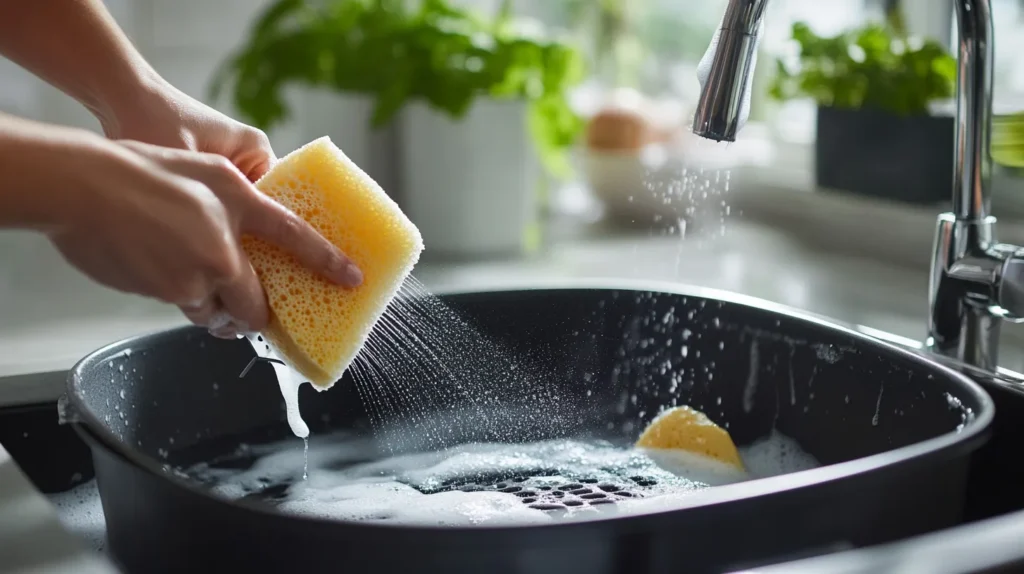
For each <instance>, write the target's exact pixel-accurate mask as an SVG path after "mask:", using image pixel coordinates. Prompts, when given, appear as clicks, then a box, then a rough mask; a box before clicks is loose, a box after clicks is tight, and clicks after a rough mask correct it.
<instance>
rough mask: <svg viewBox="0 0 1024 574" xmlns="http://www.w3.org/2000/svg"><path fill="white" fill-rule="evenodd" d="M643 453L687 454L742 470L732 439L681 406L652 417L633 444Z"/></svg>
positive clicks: (715, 426) (741, 462)
mask: <svg viewBox="0 0 1024 574" xmlns="http://www.w3.org/2000/svg"><path fill="white" fill-rule="evenodd" d="M636 446H637V447H639V448H644V449H658V450H662V449H664V450H674V451H683V452H689V453H692V454H695V455H698V456H702V457H707V458H710V459H713V460H716V461H718V462H720V463H722V464H725V465H729V466H732V467H734V468H736V469H741V470H742V469H743V460H742V459H741V458H740V455H739V452H738V451H737V450H736V445H735V444H733V442H732V437H730V436H729V433H728V432H726V431H725V429H723V428H722V427H720V426H718V425H716V424H715V423H714V422H712V421H711V419H709V418H708V417H707V415H705V414H704V413H702V412H700V411H698V410H696V409H694V408H691V407H688V406H681V407H675V408H671V409H668V410H666V411H664V412H663V413H661V414H660V415H658V416H657V417H655V419H654V420H653V421H651V424H650V425H649V426H648V427H647V428H646V429H645V430H644V432H643V434H641V435H640V438H639V439H637V441H636Z"/></svg>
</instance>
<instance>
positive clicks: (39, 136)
mask: <svg viewBox="0 0 1024 574" xmlns="http://www.w3.org/2000/svg"><path fill="white" fill-rule="evenodd" d="M116 148H117V145H116V144H114V143H113V142H110V141H107V140H106V139H104V138H102V137H100V136H98V135H96V134H93V133H91V132H88V131H86V130H79V129H72V128H64V127H58V126H50V125H47V124H41V123H36V122H29V121H24V120H11V121H7V119H6V118H4V117H2V116H0V171H2V172H3V173H6V174H10V176H11V177H9V178H8V179H7V181H5V182H4V183H3V184H2V185H0V227H13V228H20V229H31V230H37V231H42V232H44V233H59V232H61V231H62V230H65V229H67V228H69V227H72V226H74V225H76V224H77V222H79V221H81V220H82V218H84V217H88V216H89V214H90V213H92V212H94V211H95V210H96V209H98V206H97V202H96V201H95V200H96V198H95V197H93V196H94V195H95V193H94V191H98V189H95V187H96V186H93V185H91V182H92V181H93V178H92V177H91V176H90V174H92V173H106V174H110V172H111V167H112V166H111V160H113V159H114V158H115V157H116V156H117V149H116Z"/></svg>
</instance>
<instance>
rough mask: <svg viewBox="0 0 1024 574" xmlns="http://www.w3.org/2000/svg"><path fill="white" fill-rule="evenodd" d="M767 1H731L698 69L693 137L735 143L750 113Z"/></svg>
mask: <svg viewBox="0 0 1024 574" xmlns="http://www.w3.org/2000/svg"><path fill="white" fill-rule="evenodd" d="M767 5H768V0H729V4H728V6H727V7H726V9H725V15H724V16H723V17H722V25H721V26H720V27H719V29H718V31H717V32H715V36H714V38H712V39H711V45H710V46H709V47H708V50H707V52H705V54H704V57H703V58H702V59H701V61H700V64H699V65H698V66H697V78H698V80H700V83H701V94H700V100H699V101H698V102H697V111H696V113H695V114H694V116H693V133H695V134H697V135H698V136H701V137H704V138H708V139H712V140H715V141H730V142H731V141H736V134H737V133H738V132H739V130H740V128H742V127H743V124H744V123H746V121H747V116H748V114H749V112H750V85H751V83H752V81H753V78H754V66H755V64H756V61H757V46H758V43H759V41H760V31H761V21H762V18H763V17H764V11H765V7H766V6H767Z"/></svg>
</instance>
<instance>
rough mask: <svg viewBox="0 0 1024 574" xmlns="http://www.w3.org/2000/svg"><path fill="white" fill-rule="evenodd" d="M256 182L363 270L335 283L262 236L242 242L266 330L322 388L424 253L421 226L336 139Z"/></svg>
mask: <svg viewBox="0 0 1024 574" xmlns="http://www.w3.org/2000/svg"><path fill="white" fill-rule="evenodd" d="M256 187H257V188H258V189H259V190H260V191H262V192H263V193H265V194H267V195H268V196H270V197H271V198H272V199H274V200H276V201H277V202H279V203H281V204H282V205H284V206H285V207H287V208H288V209H290V210H292V211H293V212H294V213H296V214H297V215H298V216H299V217H301V218H302V219H304V220H306V221H307V222H309V224H310V225H312V226H313V228H314V229H316V230H317V231H318V232H319V233H320V234H321V235H323V236H324V237H325V238H326V239H327V240H328V241H330V242H331V243H333V244H334V245H336V246H337V247H338V248H339V249H341V250H342V252H343V253H345V254H346V255H347V256H348V257H349V258H350V259H351V260H352V261H353V262H354V263H355V264H356V265H357V266H358V267H359V269H360V270H361V271H362V273H363V283H362V285H360V286H359V287H356V288H345V287H341V286H339V285H335V284H333V283H331V282H330V281H328V280H327V279H324V278H322V277H320V276H319V275H318V274H316V273H315V272H313V271H311V270H309V269H308V268H306V267H305V266H303V265H302V264H301V263H299V262H298V261H297V260H296V259H295V258H294V257H293V256H292V255H290V254H289V253H287V252H286V251H284V250H283V249H281V248H279V247H277V246H275V245H272V244H270V243H268V242H266V241H263V240H261V239H258V238H255V237H248V236H246V237H244V238H243V247H244V249H245V251H246V253H247V254H248V255H249V259H250V261H251V262H252V265H253V268H254V269H255V271H256V275H257V276H258V277H259V279H260V283H261V284H262V285H263V289H264V291H266V294H267V301H268V303H269V305H270V311H271V318H270V324H269V326H268V327H267V328H266V329H265V330H264V331H263V332H262V335H263V336H264V337H265V338H266V339H267V341H268V342H269V343H270V344H271V345H272V346H273V347H274V349H275V350H276V351H277V353H278V354H279V355H280V356H281V359H283V360H284V361H285V362H286V363H288V364H289V365H290V366H291V367H292V368H293V369H295V370H296V371H298V372H299V373H300V374H301V375H302V376H304V377H306V378H308V379H309V382H311V383H313V385H314V386H315V387H317V388H318V389H320V390H325V389H327V388H330V387H331V386H332V385H333V384H334V383H335V382H336V381H337V380H338V379H339V378H341V375H342V374H343V373H344V372H345V369H347V368H348V366H349V365H350V364H351V363H352V361H353V360H354V359H355V357H356V355H357V354H358V353H359V350H360V349H361V348H362V346H363V344H364V343H365V342H366V339H367V337H369V335H370V331H371V330H372V329H373V326H374V324H375V323H376V322H377V321H378V320H379V319H380V317H381V316H382V315H383V314H384V311H385V309H386V308H387V306H388V304H389V303H390V301H391V300H392V299H393V298H394V296H395V295H396V294H397V293H398V290H399V288H400V287H401V285H402V283H403V281H405V279H406V278H407V277H408V275H409V273H410V272H411V271H412V268H413V266H414V265H415V264H416V262H417V261H418V260H419V257H420V253H421V252H422V251H423V239H422V237H421V236H420V233H419V230H417V229H416V226H415V225H413V223H412V222H411V221H410V220H409V219H408V218H407V217H406V216H405V214H404V213H402V211H401V209H399V207H398V205H397V204H396V203H395V202H394V201H393V200H392V199H391V198H390V197H388V195H387V194H386V193H385V192H384V190H383V189H381V187H380V186H379V185H377V183H376V182H375V181H373V179H372V178H371V177H370V176H368V175H367V174H366V173H365V172H363V170H361V169H360V168H359V167H358V166H357V165H356V164H355V163H353V162H352V160H350V159H349V158H348V157H347V156H346V155H345V154H344V152H342V151H341V150H340V149H338V147H337V146H335V145H334V143H333V142H331V140H330V138H329V137H326V136H325V137H322V138H319V139H316V140H313V141H312V142H310V143H308V144H306V145H304V146H302V147H301V148H299V149H297V150H295V151H293V152H292V153H290V154H288V155H287V156H285V157H283V158H281V159H280V160H279V161H278V162H277V163H275V164H274V166H273V167H272V168H271V169H270V171H268V172H267V173H266V174H265V175H264V176H263V177H262V178H260V179H259V181H257V182H256Z"/></svg>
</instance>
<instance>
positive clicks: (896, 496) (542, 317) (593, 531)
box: [64, 286, 994, 574]
mask: <svg viewBox="0 0 1024 574" xmlns="http://www.w3.org/2000/svg"><path fill="white" fill-rule="evenodd" d="M443 298H444V300H445V301H446V302H447V304H448V305H450V306H451V307H452V308H454V309H457V310H458V311H459V312H460V313H462V314H463V315H464V316H465V317H467V318H468V320H470V321H471V322H472V323H473V324H475V325H476V326H477V327H478V328H479V330H480V332H482V333H486V334H487V335H488V336H490V337H492V338H493V339H495V340H496V341H498V342H499V343H500V344H501V346H502V348H503V349H505V350H506V351H507V352H509V353H511V355H512V356H515V357H520V358H523V357H526V358H528V360H524V361H522V364H526V365H527V366H528V367H529V368H530V369H531V371H530V372H531V375H530V376H531V377H533V379H532V382H527V383H524V384H526V385H533V386H530V387H529V388H524V387H523V386H521V385H518V386H517V385H516V384H505V383H504V382H502V381H501V380H499V379H495V380H496V381H497V382H496V383H495V384H492V385H490V388H492V389H493V392H494V396H493V398H492V400H495V401H497V402H498V403H499V404H500V405H502V406H503V407H504V408H503V411H504V412H512V411H514V412H518V413H520V414H522V413H532V414H531V415H530V416H526V420H527V421H528V423H529V424H522V422H521V421H520V422H519V423H516V424H510V425H508V426H507V427H506V428H505V429H504V434H503V435H502V434H501V433H498V434H496V432H497V431H496V429H495V428H494V426H493V425H487V424H479V425H476V424H473V425H461V426H459V427H458V433H456V436H455V438H456V439H458V440H478V439H495V438H497V437H499V436H500V438H502V439H505V440H532V439H535V438H538V437H550V436H567V435H568V436H583V435H585V436H597V437H600V438H606V439H609V440H613V441H622V440H634V439H635V438H636V436H637V435H638V434H639V432H641V431H642V429H643V427H644V425H645V424H646V423H647V422H649V421H650V419H651V418H653V417H654V416H655V415H656V414H657V413H658V411H659V409H660V408H662V407H664V406H666V405H669V404H672V403H673V402H675V403H677V404H689V405H691V406H693V407H695V408H697V409H700V410H702V411H704V412H706V413H707V414H708V415H709V416H710V417H711V418H712V419H713V420H715V421H716V422H717V423H719V424H721V425H727V427H728V429H729V431H730V433H731V435H732V437H733V438H734V440H735V441H736V442H737V443H738V444H740V445H745V444H749V443H751V442H752V441H755V440H757V439H758V438H760V437H763V436H765V435H767V434H768V433H770V432H771V431H772V429H773V428H774V429H777V430H779V431H781V432H782V433H784V434H786V435H788V436H790V437H792V438H794V439H796V440H797V441H798V442H799V443H800V445H801V446H802V447H803V449H804V450H806V451H807V452H809V453H810V454H812V455H813V456H815V457H816V458H817V459H818V460H819V461H820V462H821V463H823V465H824V466H823V467H821V468H817V469H813V470H809V471H804V472H800V473H795V474H790V475H785V476H780V477H774V478H767V479H762V480H757V481H751V482H746V483H740V484H734V485H729V486H724V487H719V488H716V489H713V490H712V491H710V493H709V494H708V496H707V498H704V499H702V502H701V503H700V504H696V505H691V506H689V507H687V508H680V509H676V510H667V511H659V512H651V513H647V514H642V515H636V516H620V517H615V518H609V519H602V520H595V521H588V522H577V523H556V524H552V525H545V526H531V527H488V528H441V527H411V526H396V525H388V524H363V523H356V522H337V521H324V520H316V519H310V518H300V517H295V516H286V515H284V514H280V513H277V512H274V511H272V510H268V509H267V508H265V507H264V506H261V505H259V504H255V503H252V504H247V503H235V502H228V501H225V500H222V499H218V498H215V497H213V496H210V495H208V494H207V493H206V492H205V491H204V490H203V489H202V488H201V487H199V486H197V485H196V484H194V483H193V482H190V481H189V480H187V479H184V478H182V477H180V476H178V475H177V474H175V473H173V472H168V470H167V469H168V466H174V465H185V464H188V463H191V462H195V461H197V460H199V459H204V458H209V457H212V456H214V455H217V454H224V453H227V452H230V451H232V450H233V449H235V448H236V447H237V446H238V444H239V443H241V442H248V443H253V442H261V441H268V440H272V439H280V438H283V437H287V436H288V433H289V431H288V427H287V425H286V424H285V419H284V413H283V410H282V407H281V398H280V394H279V390H278V388H277V385H276V384H275V383H274V381H273V373H272V370H271V369H270V368H269V366H267V365H259V366H257V367H256V368H254V369H253V370H252V371H251V374H250V375H249V376H248V377H247V378H245V379H239V378H238V373H239V372H240V371H241V370H242V368H243V367H245V365H246V364H247V363H249V361H250V360H251V358H252V357H253V352H252V350H251V348H250V347H249V345H248V343H246V342H244V341H234V342H227V341H220V340H215V339H212V338H210V337H208V336H207V335H206V334H205V333H204V332H202V331H201V330H197V329H191V328H184V329H178V330H173V331H169V332H163V333H158V334H155V335H152V336H146V337H141V338H137V339H132V340H128V341H123V342H120V343H117V344H114V345H112V346H109V347H106V348H104V349H101V350H99V351H96V352H95V353H93V354H91V355H90V356H88V357H87V358H85V359H83V360H82V361H81V362H80V363H79V364H78V365H77V366H76V367H75V369H74V370H73V371H72V374H71V376H70V377H69V384H68V395H67V397H66V401H65V404H64V408H65V411H66V412H65V415H66V416H67V417H68V418H69V419H70V420H74V421H76V428H77V429H78V430H79V432H80V433H81V434H82V436H83V437H84V438H85V439H86V441H87V442H88V443H89V444H90V446H91V448H92V451H93V456H94V462H95V467H96V475H97V480H98V485H99V488H100V492H101V495H102V497H103V505H104V513H105V515H106V521H107V527H108V537H109V548H110V551H111V552H112V553H113V555H114V556H115V557H116V558H117V559H118V560H119V561H120V562H121V563H123V564H124V565H125V567H126V569H127V570H129V571H131V572H136V571H137V572H181V571H190V572H199V571H219V570H223V569H224V568H229V567H230V568H236V569H240V570H247V571H259V572H264V571H285V570H287V571H307V572H327V571H331V572H333V571H337V570H338V568H340V567H344V568H345V569H351V570H352V571H363V570H364V569H365V570H366V571H373V572H392V571H394V572H399V571H401V572H450V573H461V572H495V573H498V572H509V573H512V572H524V573H525V572H531V573H546V572H553V573H555V572H557V573H568V572H587V573H592V574H597V573H606V572H607V573H612V572H681V571H687V572H716V571H724V570H728V569H731V568H737V567H741V566H745V565H749V564H757V563H767V562H777V561H779V560H782V559H784V558H787V557H790V556H793V555H796V554H800V553H805V552H812V553H813V552H817V551H821V550H822V549H823V548H837V547H844V546H863V545H868V544H875V543H880V542H885V541H890V540H895V539H899V538H903V537H906V536H911V535H915V534H919V533H922V532H927V531H931V530H936V529H939V528H944V527H947V526H951V525H954V524H956V523H957V522H958V521H959V520H960V519H961V515H962V511H963V503H964V493H965V485H966V482H967V470H968V464H969V457H970V454H971V453H972V452H973V451H974V450H976V449H977V448H979V447H980V446H981V445H982V443H983V442H984V441H985V439H986V437H987V433H988V428H989V425H990V423H991V421H992V417H993V412H994V409H993V406H992V402H991V400H990V399H989V397H988V396H987V395H986V394H985V393H984V392H983V391H982V390H981V389H980V388H979V387H978V386H977V385H976V384H974V383H973V382H971V381H970V380H969V379H968V378H966V377H964V376H963V375H962V374H959V373H956V372H954V371H952V370H950V369H947V368H945V367H943V366H940V365H938V364H936V363H932V362H929V361H927V360H925V359H923V358H921V357H920V356H919V355H917V354H914V353H910V352H908V351H905V350H902V349H899V348H897V347H894V346H891V345H888V344H886V343H883V342H881V341H878V340H875V339H872V338H869V337H867V336H864V335H862V334H859V333H856V332H853V331H850V330H847V329H844V328H840V327H836V326H833V325H830V324H828V323H826V322H824V321H821V320H818V319H816V318H813V317H809V316H806V315H801V314H797V313H794V312H792V311H789V310H787V309H784V308H781V307H778V306H775V305H772V304H769V303H765V302H762V301H757V300H752V299H748V298H743V297H738V296H731V295H727V294H723V293H718V292H712V291H707V290H700V289H689V288H679V287H665V286H658V287H656V288H654V289H651V288H650V287H648V288H644V289H637V288H618V289H616V288H599V287H586V288H547V289H523V290H504V291H490V292H472V293H449V294H446V295H444V296H443ZM464 343H465V347H466V348H467V349H468V350H469V351H474V350H476V349H477V348H476V347H475V346H474V343H473V342H472V341H470V340H466V341H465V342H464ZM684 345H685V346H686V349H687V350H686V352H685V353H684V352H683V351H682V348H683V346H684ZM129 350H130V353H129V352H128V351H129ZM503 353H504V352H501V353H499V352H497V351H495V354H494V355H493V356H486V355H485V356H479V355H480V354H479V353H478V354H477V355H478V356H466V357H464V362H462V363H461V364H452V365H450V367H451V368H452V369H454V370H457V371H458V373H459V375H460V377H464V378H465V380H466V381H470V382H475V383H479V384H483V383H486V382H487V379H488V378H489V377H495V376H496V375H495V374H496V373H497V372H498V371H496V370H495V369H498V370H499V371H500V370H501V369H500V368H499V367H501V368H504V367H502V365H503V364H504V363H503V360H504V359H503V358H502V357H504V356H506V355H504V354H503ZM410 369H411V367H410ZM393 374H396V375H398V376H401V375H402V373H397V372H396V373H393ZM405 374H406V375H409V376H412V375H414V374H415V373H414V370H409V371H407V372H406V373H405ZM680 375H681V376H680ZM348 377H349V375H346V377H345V379H343V380H342V381H341V382H339V383H338V385H337V386H336V387H335V388H333V389H332V390H330V391H329V392H327V393H316V392H315V391H313V390H312V389H310V388H309V387H308V386H306V387H304V389H303V393H302V394H301V395H300V402H301V406H302V410H303V414H304V417H305V418H306V420H307V421H308V422H310V426H311V428H312V429H313V431H314V439H313V440H316V436H317V433H322V432H325V431H327V430H332V429H339V428H341V429H351V430H354V431H356V432H357V433H365V434H370V433H371V430H370V428H371V425H370V424H369V421H368V417H367V412H368V411H367V409H366V408H365V407H364V403H363V401H362V398H363V397H361V396H360V393H359V392H357V390H356V386H355V385H353V384H352V381H350V380H349V378H348ZM479 379H484V380H483V381H480V380H479ZM474 380H476V381H474ZM112 381H116V382H114V383H113V384H112ZM538 385H539V387H538ZM412 388H416V387H412ZM538 388H541V389H542V390H543V393H542V396H541V398H540V399H538V398H535V397H534V395H535V394H536V392H535V391H536V390H537V389H538ZM122 390H123V391H125V397H124V398H122V397H121V396H120V394H121V391H122ZM442 403H444V404H443V405H442ZM422 404H427V405H428V407H429V408H431V409H441V407H442V406H443V407H444V409H445V410H444V411H443V412H442V411H441V410H438V412H437V413H436V420H454V421H458V420H460V419H459V415H460V414H461V415H465V416H466V417H467V418H468V416H469V415H468V413H469V411H470V410H471V409H470V408H469V405H467V404H457V405H456V406H455V408H454V409H453V408H452V405H451V402H450V401H448V402H444V401H441V402H438V403H436V404H435V403H431V402H430V401H426V402H425V403H421V406H422ZM538 413H539V414H540V416H538ZM452 414H455V415H456V416H455V417H452V416H451V415H452ZM413 422H415V421H413ZM419 424H422V423H419ZM393 428H398V429H408V428H409V427H408V426H404V425H403V424H401V423H397V424H396V425H395V426H394V427H393ZM453 428H454V427H453ZM508 429H513V430H514V432H515V433H516V436H509V434H508ZM378 436H395V435H391V434H388V433H382V434H379V435H378ZM171 438H174V439H175V440H174V442H173V444H172V443H171V441H170V439H171Z"/></svg>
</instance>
